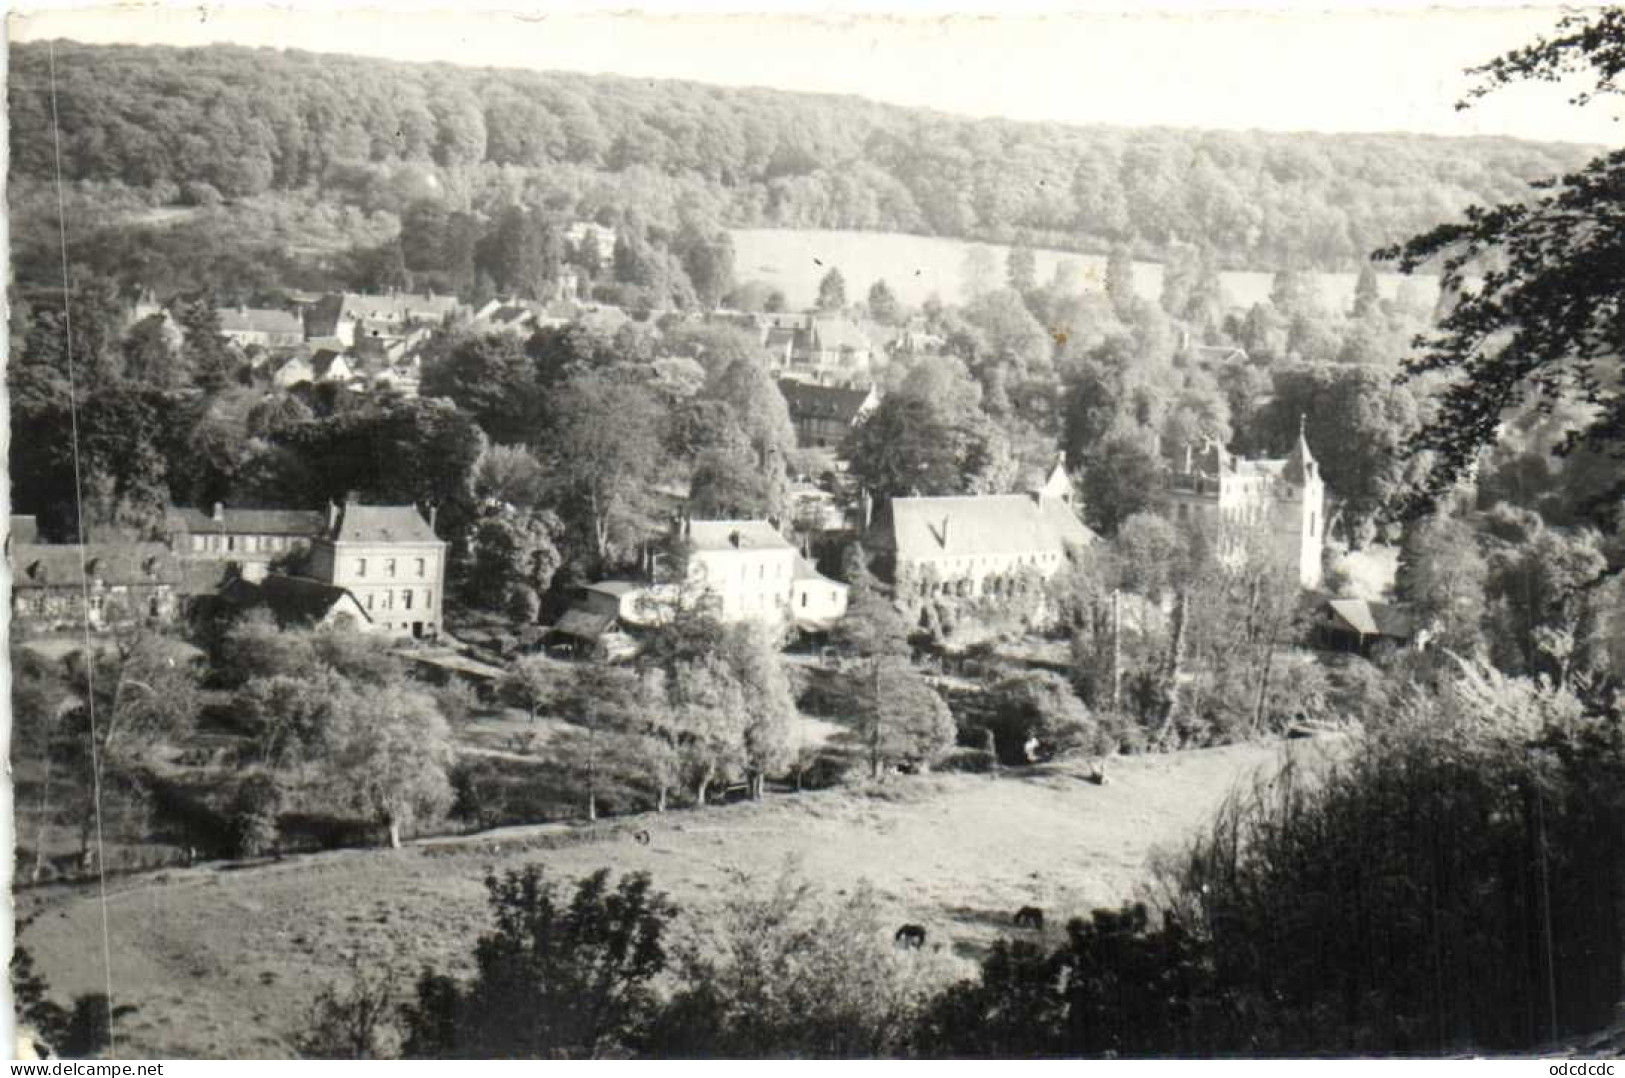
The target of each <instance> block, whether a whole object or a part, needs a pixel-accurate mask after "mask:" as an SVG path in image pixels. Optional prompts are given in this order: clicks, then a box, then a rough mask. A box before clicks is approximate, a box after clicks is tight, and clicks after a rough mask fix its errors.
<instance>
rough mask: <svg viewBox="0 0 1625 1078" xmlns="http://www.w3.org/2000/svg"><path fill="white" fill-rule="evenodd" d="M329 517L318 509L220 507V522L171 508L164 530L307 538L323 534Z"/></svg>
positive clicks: (196, 512)
mask: <svg viewBox="0 0 1625 1078" xmlns="http://www.w3.org/2000/svg"><path fill="white" fill-rule="evenodd" d="M326 523H327V517H326V515H325V514H323V513H322V512H321V510H319V509H237V508H234V507H230V506H221V507H220V519H219V520H215V519H214V517H213V516H212V515H210V514H209V513H206V512H204V511H203V510H202V509H193V508H191V507H189V506H185V507H183V506H174V505H172V506H170V507H169V508H168V509H166V510H164V528H165V530H166V531H170V532H177V531H186V532H230V533H232V534H235V535H308V536H316V535H320V534H321V533H322V528H323V526H324V525H325V524H326Z"/></svg>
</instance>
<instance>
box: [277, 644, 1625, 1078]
mask: <svg viewBox="0 0 1625 1078" xmlns="http://www.w3.org/2000/svg"><path fill="white" fill-rule="evenodd" d="M1621 718H1622V716H1621V712H1620V710H1619V707H1618V703H1617V701H1604V700H1602V699H1599V698H1596V697H1595V696H1593V697H1592V698H1590V699H1581V698H1578V697H1576V696H1574V695H1571V694H1569V693H1567V692H1564V691H1559V690H1554V689H1551V688H1549V687H1546V686H1541V685H1536V684H1533V683H1530V682H1523V681H1506V680H1503V679H1501V678H1499V677H1498V676H1495V675H1490V674H1486V673H1482V672H1476V671H1466V672H1464V673H1463V674H1462V675H1461V676H1460V677H1459V678H1458V679H1457V680H1456V682H1455V683H1454V684H1453V685H1450V686H1447V687H1446V688H1445V689H1444V690H1442V691H1440V692H1437V693H1434V692H1431V691H1429V692H1424V691H1422V690H1415V691H1414V692H1413V694H1412V695H1411V696H1410V697H1409V698H1407V699H1402V700H1400V701H1399V702H1398V703H1397V704H1395V705H1394V706H1393V707H1392V708H1390V709H1388V710H1387V711H1385V712H1383V713H1380V714H1378V715H1375V716H1370V717H1369V719H1368V731H1367V733H1365V734H1364V735H1362V736H1361V737H1360V738H1359V739H1357V740H1355V741H1353V742H1351V743H1349V744H1347V745H1346V746H1344V747H1343V748H1340V749H1338V750H1337V751H1336V753H1335V755H1328V756H1326V757H1325V758H1323V759H1321V760H1319V761H1315V762H1313V763H1310V764H1303V763H1298V764H1292V765H1288V766H1286V767H1285V768H1284V769H1283V770H1282V771H1280V772H1279V773H1278V774H1277V775H1276V776H1274V777H1273V778H1272V779H1270V780H1268V781H1261V782H1260V783H1258V784H1257V785H1255V786H1253V787H1252V788H1250V789H1246V790H1243V791H1240V792H1238V793H1237V794H1236V795H1234V796H1233V797H1232V798H1231V799H1230V800H1229V802H1228V803H1227V804H1226V805H1225V806H1224V807H1223V808H1222V809H1221V811H1220V812H1219V813H1218V814H1217V816H1216V818H1215V819H1214V821H1213V822H1212V824H1211V825H1210V827H1209V828H1208V829H1207V830H1206V831H1205V833H1203V834H1202V835H1201V836H1200V837H1199V838H1198V839H1197V840H1196V841H1194V842H1193V843H1192V845H1191V846H1190V848H1188V849H1187V850H1186V851H1184V853H1182V854H1181V855H1179V856H1177V857H1175V858H1172V859H1171V860H1169V861H1167V862H1166V863H1165V864H1163V865H1161V866H1160V867H1159V869H1158V871H1157V872H1156V874H1155V877H1154V886H1153V888H1152V891H1153V895H1152V898H1153V899H1154V901H1153V902H1152V903H1151V904H1150V905H1147V904H1137V905H1133V906H1128V907H1125V908H1123V909H1120V910H1097V911H1095V913H1094V914H1093V915H1092V916H1091V917H1089V918H1087V919H1074V920H1073V921H1072V922H1071V923H1070V924H1069V925H1067V927H1066V936H1065V939H1064V941H1063V942H1061V943H1060V944H1059V945H1058V946H1054V947H1053V948H1046V947H1045V946H1041V945H1038V944H1035V943H1030V942H1026V941H1019V942H1012V941H1000V942H997V943H995V944H994V946H993V948H992V949H991V951H990V953H989V954H988V955H987V957H986V958H985V959H984V961H983V963H982V967H981V970H980V973H979V976H978V977H976V978H975V979H973V980H968V981H963V982H960V983H958V984H954V985H951V986H949V987H948V988H946V989H945V990H939V991H933V990H932V989H931V988H930V986H931V985H934V984H939V983H940V970H938V969H937V968H936V967H935V966H934V963H935V962H936V961H938V960H939V958H938V956H937V955H936V954H934V953H933V952H932V951H929V950H927V951H914V950H906V949H904V950H899V949H897V948H895V947H894V946H893V943H892V940H891V938H890V935H889V932H888V929H890V928H891V927H893V926H891V925H889V924H882V922H881V916H880V911H879V909H878V906H877V904H876V903H875V901H874V899H873V897H872V896H871V895H870V894H869V893H868V892H866V891H860V892H859V893H858V894H857V895H855V896H854V897H852V898H851V899H849V900H847V901H845V902H843V903H835V902H833V901H831V900H828V899H825V898H823V897H821V896H819V895H817V893H816V892H815V891H813V890H812V889H811V888H810V887H808V886H807V885H805V884H802V883H800V882H797V881H796V880H795V879H794V878H793V877H787V878H786V879H785V880H784V881H781V882H780V884H779V885H778V886H777V888H775V889H773V890H771V891H769V892H767V893H762V892H761V891H759V890H756V889H753V888H752V887H750V886H749V883H748V881H743V880H738V881H734V884H733V885H732V886H731V887H730V888H729V890H728V893H729V894H730V895H731V896H732V897H731V898H730V899H729V901H728V902H726V903H724V906H723V908H722V910H721V911H720V915H718V916H714V917H711V918H708V919H707V921H706V922H705V923H704V924H703V925H697V926H695V931H694V934H693V935H692V936H690V937H689V938H688V939H687V941H686V942H685V944H684V945H683V946H682V947H681V948H679V949H678V952H677V960H676V961H675V962H673V963H671V964H670V967H669V968H668V964H667V957H666V950H665V944H664V942H663V939H664V935H663V934H664V932H665V930H666V927H667V925H668V923H669V922H670V921H671V919H672V917H673V911H672V910H671V908H670V906H669V904H668V903H667V902H666V900H665V898H664V896H662V895H659V894H658V893H657V892H654V891H653V890H652V889H651V888H650V885H649V882H648V880H647V879H645V878H642V877H629V878H628V879H626V880H623V881H622V882H621V883H620V885H619V886H618V887H617V888H614V889H611V888H610V886H609V884H608V881H607V877H606V875H605V874H603V873H600V874H599V875H598V876H595V877H592V878H591V879H589V880H587V881H584V882H583V883H582V884H580V885H579V887H578V888H577V891H576V896H575V899H574V901H573V902H570V903H568V904H566V903H565V902H564V901H562V900H561V899H559V898H557V897H556V896H555V894H554V886H553V885H552V884H551V883H546V882H543V881H542V880H541V877H540V875H539V873H537V872H536V871H535V870H530V871H527V872H525V873H516V874H511V875H510V876H508V877H507V878H506V879H505V880H503V881H491V883H490V887H491V895H492V904H493V909H494V911H495V914H496V921H497V929H496V931H495V932H494V933H493V934H491V935H488V936H487V937H485V938H484V939H482V940H481V941H480V943H479V945H478V948H477V950H476V965H477V966H478V968H479V974H478V976H477V977H476V979H475V980H473V981H471V982H466V983H465V982H459V981H455V980H452V979H450V978H447V977H444V976H440V975H437V974H432V973H431V974H425V976H424V977H423V978H422V979H421V980H420V981H419V984H418V997H417V1000H416V1002H415V1003H412V1004H410V1005H408V1006H407V1007H406V1008H405V1011H404V1015H405V1018H406V1025H407V1030H408V1036H407V1037H406V1049H405V1050H406V1051H407V1053H408V1054H413V1053H417V1054H437V1055H467V1054H488V1053H491V1052H496V1053H498V1054H506V1055H514V1054H518V1055H533V1054H543V1055H546V1054H552V1055H567V1056H569V1055H629V1054H632V1055H635V1054H642V1055H653V1056H685V1057H696V1056H741V1057H759V1056H767V1055H785V1056H817V1057H835V1056H897V1055H932V1056H952V1057H973V1056H992V1057H1040V1056H1116V1057H1123V1056H1216V1055H1241V1056H1307V1055H1356V1054H1375V1055H1381V1054H1438V1053H1445V1052H1454V1051H1463V1050H1488V1051H1505V1050H1514V1049H1526V1048H1530V1047H1535V1046H1538V1045H1540V1044H1543V1043H1545V1042H1548V1041H1549V1040H1552V1039H1555V1038H1558V1037H1563V1036H1567V1035H1571V1034H1575V1033H1579V1032H1582V1031H1588V1030H1591V1029H1595V1028H1598V1027H1600V1026H1602V1025H1605V1024H1606V1023H1607V1022H1608V1021H1609V1020H1610V1018H1611V1017H1612V1014H1613V1010H1614V1007H1615V1004H1616V1003H1617V1002H1618V1000H1619V999H1620V996H1621V991H1622V988H1625V985H1622V978H1621V959H1622V957H1625V938H1622V932H1621V913H1622V911H1625V737H1622V725H1621ZM588 971H590V974H591V976H590V977H589V976H588ZM592 978H597V980H592ZM588 981H591V984H590V985H589V984H588ZM657 984H664V985H667V986H668V988H667V990H666V991H663V992H662V991H657V990H656V988H655V986H656V985H657ZM584 992H585V993H587V996H583V993H584ZM592 993H598V996H592ZM589 997H590V998H596V999H598V1003H595V1004H593V1006H592V1007H591V1008H590V1015H591V1017H592V1023H591V1024H590V1025H583V1024H582V1022H581V1021H580V1020H578V1019H579V1015H580V1013H581V1012H580V1006H581V1004H580V1000H581V999H583V998H589ZM511 1001H520V1004H521V1005H517V1006H516V1005H515V1004H514V1003H513V1002H511ZM351 1003H354V1000H351ZM330 1009H331V1008H330ZM357 1009H358V1010H359V1011H360V1012H361V1013H365V1014H375V1013H376V1011H377V1008H376V1007H374V1006H366V1007H360V1008H355V1007H352V1010H357ZM327 1017H328V1018H330V1017H331V1015H329V1016H327ZM321 1020H323V1016H313V1018H312V1021H311V1022H310V1023H309V1025H310V1026H311V1027H312V1028H315V1027H317V1026H318V1025H319V1024H320V1021H321ZM324 1028H327V1027H324ZM369 1037H371V1033H370V1032H369V1033H368V1034H367V1037H362V1038H350V1040H349V1042H348V1043H356V1042H357V1041H358V1040H366V1042H367V1043H372V1040H368V1039H367V1038H369ZM330 1040H331V1041H332V1042H334V1043H346V1041H345V1038H344V1037H343V1036H337V1035H336V1036H334V1037H332V1038H330Z"/></svg>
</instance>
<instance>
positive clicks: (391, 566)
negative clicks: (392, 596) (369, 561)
mask: <svg viewBox="0 0 1625 1078" xmlns="http://www.w3.org/2000/svg"><path fill="white" fill-rule="evenodd" d="M384 574H385V575H386V576H394V575H395V559H394V558H389V559H386V560H385V562H384Z"/></svg>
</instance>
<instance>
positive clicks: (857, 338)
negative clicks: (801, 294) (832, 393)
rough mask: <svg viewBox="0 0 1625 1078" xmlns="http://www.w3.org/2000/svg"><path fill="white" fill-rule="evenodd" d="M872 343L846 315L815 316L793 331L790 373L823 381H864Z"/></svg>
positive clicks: (872, 357) (867, 374)
mask: <svg viewBox="0 0 1625 1078" xmlns="http://www.w3.org/2000/svg"><path fill="white" fill-rule="evenodd" d="M873 360H874V344H873V342H871V341H870V340H869V338H868V337H867V336H866V335H865V334H864V332H863V331H862V330H861V329H859V328H858V327H857V326H855V325H853V324H852V323H851V322H850V321H848V320H847V319H845V318H824V317H815V318H812V319H810V320H809V322H808V325H807V328H806V329H804V330H802V331H800V332H799V333H797V334H796V340H795V345H794V347H793V348H792V350H791V354H790V373H791V374H792V375H793V376H795V377H800V378H806V379H810V380H812V381H817V382H823V383H826V384H831V383H836V382H854V381H862V380H867V379H868V376H869V366H870V364H871V363H872V362H873Z"/></svg>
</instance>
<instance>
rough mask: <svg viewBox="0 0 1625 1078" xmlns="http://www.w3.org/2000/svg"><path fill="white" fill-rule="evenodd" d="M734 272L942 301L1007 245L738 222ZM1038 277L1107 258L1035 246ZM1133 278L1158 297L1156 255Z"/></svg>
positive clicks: (796, 306) (1248, 283)
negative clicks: (971, 266) (881, 287)
mask: <svg viewBox="0 0 1625 1078" xmlns="http://www.w3.org/2000/svg"><path fill="white" fill-rule="evenodd" d="M729 233H730V234H731V235H732V236H733V241H734V256H735V258H734V274H735V276H736V277H738V279H739V280H741V281H749V280H763V281H766V282H768V283H769V284H771V285H773V286H774V287H775V288H779V289H781V290H783V292H784V295H785V298H786V299H787V300H788V301H789V306H790V308H791V309H792V310H800V309H802V308H806V307H810V306H812V305H813V303H814V301H815V300H817V298H818V282H819V281H820V280H822V279H823V277H824V274H826V273H828V272H829V271H830V268H831V267H836V268H838V269H840V271H841V276H842V277H844V278H845V279H846V294H847V297H848V298H849V299H851V300H853V301H858V300H861V299H863V297H864V296H866V295H867V294H868V292H869V286H870V285H872V284H873V283H874V282H875V281H876V280H879V279H880V278H885V280H886V283H887V284H889V285H891V287H892V290H893V291H894V292H896V293H897V296H898V298H899V299H901V300H902V301H903V302H904V303H907V304H916V305H917V304H920V303H923V302H924V301H925V300H926V299H927V297H929V296H931V295H932V294H933V293H935V294H936V295H937V296H938V297H939V298H940V299H941V300H942V301H943V302H944V303H961V302H963V301H964V300H965V298H966V297H965V294H964V285H965V279H964V277H965V257H966V254H967V253H968V252H969V250H970V249H971V248H973V247H985V248H987V249H988V251H990V252H991V253H992V255H993V265H994V268H995V274H996V281H995V283H996V284H998V285H1000V286H1002V285H1003V283H1004V260H1005V255H1006V253H1007V251H1008V248H1005V247H1000V246H998V245H996V244H984V243H973V242H970V241H968V240H957V239H946V238H943V237H940V236H910V235H905V234H903V233H898V232H847V231H837V230H828V229H791V228H735V229H730V230H729ZM1035 253H1036V255H1037V259H1036V260H1037V264H1038V280H1039V281H1040V282H1044V281H1048V280H1049V279H1050V276H1051V275H1052V274H1053V273H1054V272H1055V266H1056V263H1058V262H1073V263H1075V264H1076V266H1077V270H1078V280H1079V282H1080V283H1081V284H1083V285H1086V286H1093V287H1095V288H1102V287H1104V285H1103V282H1104V280H1105V272H1106V260H1105V258H1103V257H1101V256H1099V255H1086V254H1077V253H1075V252H1072V251H1052V250H1039V251H1037V252H1035ZM1313 276H1314V278H1315V279H1316V281H1317V282H1318V284H1319V287H1320V294H1321V299H1322V300H1323V301H1324V302H1325V303H1327V304H1328V305H1329V306H1331V307H1333V308H1334V309H1338V310H1346V309H1347V308H1348V307H1350V306H1351V305H1352V302H1353V297H1354V283H1355V279H1356V276H1357V275H1356V274H1353V273H1317V274H1314V275H1313ZM1221 280H1222V282H1223V284H1224V290H1225V296H1226V298H1227V299H1228V300H1229V301H1230V303H1232V304H1234V305H1235V306H1238V307H1250V306H1252V305H1253V304H1254V303H1257V302H1259V301H1260V300H1265V299H1268V298H1269V294H1270V285H1271V282H1272V281H1273V280H1274V276H1273V274H1270V273H1252V272H1228V273H1224V274H1221ZM1404 280H1405V278H1404V277H1401V276H1399V275H1397V274H1391V273H1385V274H1378V287H1379V288H1381V289H1382V293H1383V295H1385V296H1388V297H1392V296H1394V295H1395V293H1396V292H1397V291H1398V290H1399V287H1400V285H1401V283H1402V282H1403V281H1404ZM1416 284H1417V286H1418V287H1420V288H1421V295H1422V296H1423V298H1424V299H1425V300H1426V302H1428V303H1432V302H1433V300H1434V299H1435V297H1436V296H1437V288H1438V285H1437V281H1436V279H1435V278H1433V277H1427V276H1421V277H1418V278H1417V279H1416ZM1134 285H1135V287H1136V288H1137V289H1138V290H1139V293H1140V295H1142V296H1144V297H1145V298H1147V299H1152V300H1154V299H1156V298H1157V296H1158V295H1159V294H1160V293H1161V291H1162V266H1161V264H1159V263H1155V262H1136V263H1135V264H1134Z"/></svg>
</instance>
